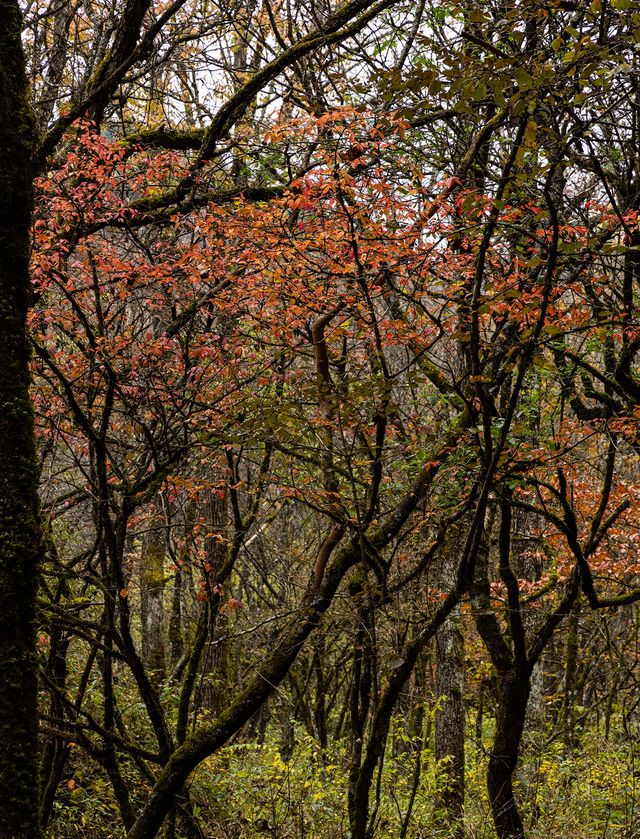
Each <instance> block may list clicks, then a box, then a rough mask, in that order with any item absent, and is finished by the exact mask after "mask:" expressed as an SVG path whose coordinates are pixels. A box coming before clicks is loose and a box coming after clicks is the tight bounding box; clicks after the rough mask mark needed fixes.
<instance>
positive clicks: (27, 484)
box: [0, 0, 41, 839]
mask: <svg viewBox="0 0 640 839" xmlns="http://www.w3.org/2000/svg"><path fill="white" fill-rule="evenodd" d="M21 24H22V19H21V14H20V11H19V8H18V4H17V2H16V0H0V358H1V359H2V362H1V365H0V790H1V791H2V792H1V794H0V835H1V836H3V837H5V839H19V837H20V838H21V837H29V839H34V837H37V836H38V835H39V833H38V800H37V799H38V795H37V758H38V754H37V682H36V643H35V602H36V585H37V570H38V559H39V555H40V551H41V539H40V530H39V525H38V505H37V483H38V466H37V458H36V451H35V439H34V429H33V414H32V409H31V402H30V398H29V342H28V338H27V332H26V319H27V309H28V300H29V243H30V228H31V215H32V209H33V169H32V159H33V154H34V148H35V142H36V133H35V122H34V119H33V115H32V112H31V108H30V105H29V99H28V89H27V79H26V75H25V62H24V54H23V51H22V46H21V42H20V32H21Z"/></svg>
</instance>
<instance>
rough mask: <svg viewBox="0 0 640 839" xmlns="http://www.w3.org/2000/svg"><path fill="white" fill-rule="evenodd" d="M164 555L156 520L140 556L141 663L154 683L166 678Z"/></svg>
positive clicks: (163, 542) (156, 519) (161, 527)
mask: <svg viewBox="0 0 640 839" xmlns="http://www.w3.org/2000/svg"><path fill="white" fill-rule="evenodd" d="M164 554H165V534H164V528H163V526H162V522H161V521H160V520H159V518H158V517H155V518H154V520H153V521H152V522H151V527H150V529H149V530H148V531H147V533H146V534H145V536H144V541H143V543H142V552H141V556H140V612H141V619H142V660H143V661H144V664H145V667H146V668H147V670H148V671H149V674H150V676H151V678H152V679H153V681H155V682H159V681H162V680H163V679H164V677H165V645H164V603H163V600H164Z"/></svg>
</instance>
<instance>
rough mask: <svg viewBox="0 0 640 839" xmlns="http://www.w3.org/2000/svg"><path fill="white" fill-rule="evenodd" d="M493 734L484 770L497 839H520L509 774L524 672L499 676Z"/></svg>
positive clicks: (523, 700) (523, 709) (521, 716)
mask: <svg viewBox="0 0 640 839" xmlns="http://www.w3.org/2000/svg"><path fill="white" fill-rule="evenodd" d="M500 678H501V682H502V683H501V688H500V701H499V706H498V712H497V714H496V731H495V735H494V738H493V745H492V748H491V757H490V758H489V767H488V770H487V790H488V793H489V802H490V804H491V812H492V814H493V821H494V824H495V827H496V833H497V835H498V839H523V837H524V835H525V833H524V827H523V824H522V819H521V817H520V813H519V812H518V807H517V804H516V800H515V797H514V794H513V773H514V772H515V769H516V765H517V763H518V752H519V750H520V742H521V740H522V732H523V731H524V725H525V719H526V716H527V702H528V699H529V691H530V681H529V674H528V672H526V671H524V672H522V671H520V670H518V669H517V668H514V669H513V670H511V671H510V672H508V673H503V674H501V675H500Z"/></svg>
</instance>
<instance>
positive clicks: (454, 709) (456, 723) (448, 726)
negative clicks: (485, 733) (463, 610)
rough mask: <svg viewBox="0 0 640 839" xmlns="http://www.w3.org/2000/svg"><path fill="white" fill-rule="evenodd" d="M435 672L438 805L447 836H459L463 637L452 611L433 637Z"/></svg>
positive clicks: (463, 719) (462, 783) (460, 818)
mask: <svg viewBox="0 0 640 839" xmlns="http://www.w3.org/2000/svg"><path fill="white" fill-rule="evenodd" d="M436 653H437V660H438V670H437V677H436V696H437V697H438V703H439V706H438V710H437V712H436V715H435V734H436V737H435V758H436V760H437V761H438V762H439V764H440V767H441V772H442V780H443V782H444V785H443V788H442V790H441V791H440V793H439V803H440V805H441V806H442V807H443V808H444V810H446V813H447V821H448V823H449V824H450V826H451V829H450V832H451V835H455V836H457V835H460V832H461V829H462V815H463V806H464V738H465V732H464V727H465V718H464V638H463V635H462V632H461V629H460V609H459V608H456V609H455V610H454V611H453V612H452V614H451V617H450V618H449V620H448V621H446V622H445V623H444V624H443V625H442V626H441V627H440V629H439V630H438V632H437V634H436Z"/></svg>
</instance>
